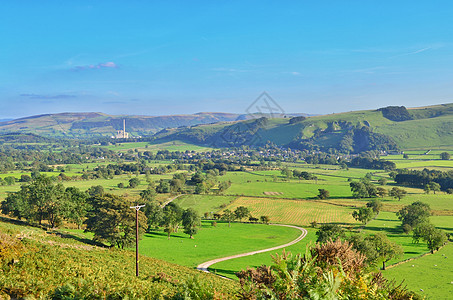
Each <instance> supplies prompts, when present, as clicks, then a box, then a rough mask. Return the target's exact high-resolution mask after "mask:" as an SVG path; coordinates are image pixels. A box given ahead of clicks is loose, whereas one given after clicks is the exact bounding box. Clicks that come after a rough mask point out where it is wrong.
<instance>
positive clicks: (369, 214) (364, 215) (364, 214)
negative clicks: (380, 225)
mask: <svg viewBox="0 0 453 300" xmlns="http://www.w3.org/2000/svg"><path fill="white" fill-rule="evenodd" d="M352 217H353V218H354V219H356V220H357V221H359V222H362V223H363V224H366V223H368V222H369V221H370V220H371V219H372V218H373V217H374V213H373V209H371V208H369V207H359V209H358V210H354V211H353V212H352Z"/></svg>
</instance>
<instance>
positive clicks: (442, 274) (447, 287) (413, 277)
mask: <svg viewBox="0 0 453 300" xmlns="http://www.w3.org/2000/svg"><path fill="white" fill-rule="evenodd" d="M451 260H453V244H451V243H450V244H449V245H447V246H445V247H443V248H442V249H440V250H439V251H438V252H436V253H434V254H432V255H431V254H430V255H426V256H423V257H420V258H417V259H415V260H411V261H408V262H405V263H403V264H400V265H398V266H396V267H394V268H389V269H387V270H386V271H384V272H383V274H384V276H385V277H386V278H389V279H395V280H396V281H397V282H400V281H402V280H404V284H407V287H408V288H409V289H410V290H413V291H415V292H417V293H419V294H420V295H422V296H426V297H427V299H433V300H434V299H436V300H437V299H439V300H440V299H445V300H448V299H451V296H452V295H453V267H452V266H453V263H452V262H451ZM422 290H423V291H422Z"/></svg>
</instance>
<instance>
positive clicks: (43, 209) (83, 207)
mask: <svg viewBox="0 0 453 300" xmlns="http://www.w3.org/2000/svg"><path fill="white" fill-rule="evenodd" d="M87 198H88V194H87V193H84V192H81V191H80V190H79V189H77V188H74V187H68V188H66V189H65V188H64V187H63V185H62V184H61V183H58V184H54V183H53V182H52V181H51V180H50V178H49V177H46V176H44V175H39V176H37V177H35V178H34V179H33V180H32V181H31V182H30V183H28V184H24V185H22V186H21V188H20V190H19V191H18V192H14V193H9V194H8V196H7V197H6V199H5V201H3V202H2V204H1V209H2V213H3V214H6V215H12V216H14V217H16V218H18V219H26V220H27V221H30V222H37V223H38V224H40V225H41V224H42V221H44V220H45V221H47V222H48V223H49V225H50V226H51V227H56V226H58V225H59V224H60V223H61V222H62V221H63V220H68V221H71V222H74V223H76V224H78V225H79V226H80V225H81V222H82V220H83V218H84V217H85V215H86V212H87V209H88V207H89V204H88V203H87Z"/></svg>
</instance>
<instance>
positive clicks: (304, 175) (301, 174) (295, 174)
mask: <svg viewBox="0 0 453 300" xmlns="http://www.w3.org/2000/svg"><path fill="white" fill-rule="evenodd" d="M281 174H282V175H283V176H284V177H285V178H287V179H290V178H297V179H299V180H302V179H303V180H315V179H317V177H316V176H315V175H313V174H311V173H308V172H306V171H300V170H297V169H296V170H290V169H289V168H288V167H285V168H282V169H281Z"/></svg>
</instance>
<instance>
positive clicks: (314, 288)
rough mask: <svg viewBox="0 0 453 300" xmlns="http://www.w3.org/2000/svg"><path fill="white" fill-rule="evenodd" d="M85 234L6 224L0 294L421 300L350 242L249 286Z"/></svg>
mask: <svg viewBox="0 0 453 300" xmlns="http://www.w3.org/2000/svg"><path fill="white" fill-rule="evenodd" d="M85 242H87V241H84V240H82V239H81V238H80V237H77V236H74V235H66V234H62V233H58V232H46V231H44V230H42V229H39V228H34V227H28V226H23V225H16V224H11V223H5V222H0V263H1V271H0V299H34V298H39V299H269V297H273V298H272V299H359V298H364V299H365V298H366V299H417V298H418V296H417V295H416V294H414V293H412V292H410V291H408V290H407V289H406V288H405V287H404V286H402V285H398V284H395V283H394V282H388V281H387V280H385V279H384V278H383V277H382V276H381V274H380V273H370V272H369V271H368V270H367V267H366V258H365V256H364V255H362V254H360V253H358V252H356V250H354V249H352V247H351V246H350V245H349V244H348V243H347V242H340V241H337V242H331V241H330V242H327V243H325V244H322V245H320V244H317V245H316V246H313V247H311V249H309V250H307V253H306V254H305V255H304V256H301V255H295V256H293V255H291V254H288V253H285V252H284V253H283V255H276V256H275V257H274V265H273V266H271V267H267V266H262V267H260V268H258V269H256V270H251V269H248V270H245V271H242V272H241V273H238V277H239V278H240V279H241V282H240V283H241V287H240V286H239V284H238V283H237V282H235V281H230V280H226V279H223V278H220V277H217V276H214V275H210V274H205V273H201V272H199V271H197V270H192V269H189V268H185V267H181V266H178V265H174V264H170V263H167V262H164V261H160V260H157V259H153V258H148V257H141V258H140V266H141V269H140V270H141V272H140V276H139V277H138V278H136V277H135V276H134V275H135V272H134V271H135V270H134V258H135V257H134V252H132V251H128V250H120V249H116V248H110V249H107V248H102V247H98V246H95V245H93V244H90V243H85Z"/></svg>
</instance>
